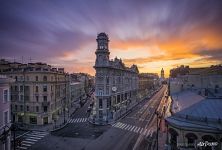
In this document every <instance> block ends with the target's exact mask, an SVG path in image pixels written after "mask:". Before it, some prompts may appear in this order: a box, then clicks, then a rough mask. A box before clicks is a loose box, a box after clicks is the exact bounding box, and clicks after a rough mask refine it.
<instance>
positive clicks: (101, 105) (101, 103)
mask: <svg viewBox="0 0 222 150" xmlns="http://www.w3.org/2000/svg"><path fill="white" fill-rule="evenodd" d="M99 108H103V100H102V99H99Z"/></svg>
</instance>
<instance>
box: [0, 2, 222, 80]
mask: <svg viewBox="0 0 222 150" xmlns="http://www.w3.org/2000/svg"><path fill="white" fill-rule="evenodd" d="M221 5H222V1H220V0H213V1H209V0H203V1H202V0H195V1H193V0H181V1H172V0H157V1H145V0H139V1H133V0H127V1H117V0H108V1H104V0H96V1H89V0H85V1H84V0H77V1H67V0H65V1H59V0H54V1H48V0H44V1H24V0H23V1H19V0H15V1H2V2H1V5H0V33H1V34H0V47H1V58H5V59H9V60H11V61H13V60H14V59H15V60H16V61H20V62H21V61H22V58H23V61H26V62H29V61H30V58H31V61H33V62H38V61H42V62H47V63H48V64H50V65H53V66H58V67H60V66H62V67H65V70H66V71H69V72H88V73H90V74H92V75H94V74H95V70H94V69H93V65H94V62H95V54H94V53H95V50H96V46H97V45H96V41H95V37H96V35H97V34H98V33H100V32H106V33H107V34H108V35H109V37H110V44H109V46H110V51H111V56H110V57H111V58H114V57H115V56H118V58H122V59H123V60H124V62H125V64H126V65H129V66H130V65H132V64H137V66H138V68H139V71H140V72H157V73H160V69H161V68H164V69H165V74H166V76H168V74H169V69H170V68H173V67H176V66H179V65H180V64H185V65H190V66H192V67H203V66H210V65H212V64H219V63H221V60H222V42H221V41H222V30H221V29H222V28H221V27H222V9H221Z"/></svg>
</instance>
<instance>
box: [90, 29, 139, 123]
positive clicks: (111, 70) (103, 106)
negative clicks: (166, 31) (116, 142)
mask: <svg viewBox="0 0 222 150" xmlns="http://www.w3.org/2000/svg"><path fill="white" fill-rule="evenodd" d="M96 41H97V50H96V52H95V54H96V62H95V66H94V68H95V70H96V75H95V105H94V108H93V111H92V115H91V119H92V122H93V123H95V124H107V123H110V122H112V121H114V120H116V119H118V118H119V117H121V116H122V115H123V114H124V113H125V112H127V110H128V109H129V108H131V107H132V106H133V105H134V104H136V102H137V101H138V100H137V91H138V86H139V78H138V74H139V71H138V68H137V66H136V65H132V66H131V67H126V66H125V64H124V63H123V62H122V60H121V59H118V58H115V59H114V60H113V59H111V60H110V59H109V55H110V52H109V37H108V35H107V34H106V33H100V34H98V36H97V39H96Z"/></svg>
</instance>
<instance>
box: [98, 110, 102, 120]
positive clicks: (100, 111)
mask: <svg viewBox="0 0 222 150" xmlns="http://www.w3.org/2000/svg"><path fill="white" fill-rule="evenodd" d="M99 118H103V111H102V110H99Z"/></svg>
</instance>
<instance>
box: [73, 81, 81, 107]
mask: <svg viewBox="0 0 222 150" xmlns="http://www.w3.org/2000/svg"><path fill="white" fill-rule="evenodd" d="M84 96H85V90H84V83H82V82H73V83H70V101H71V107H73V106H74V105H78V104H79V103H80V101H81V100H83V98H84Z"/></svg>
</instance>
